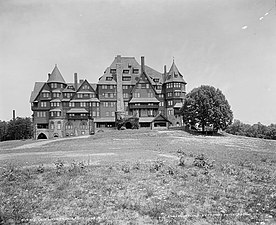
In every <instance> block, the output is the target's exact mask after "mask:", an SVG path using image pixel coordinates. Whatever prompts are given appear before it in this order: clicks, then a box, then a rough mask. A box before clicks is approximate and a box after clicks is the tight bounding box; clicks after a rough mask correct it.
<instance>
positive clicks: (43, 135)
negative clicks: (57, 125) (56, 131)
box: [37, 133, 47, 139]
mask: <svg viewBox="0 0 276 225" xmlns="http://www.w3.org/2000/svg"><path fill="white" fill-rule="evenodd" d="M37 139H47V136H46V135H45V134H44V133H40V134H39V135H38V136H37Z"/></svg>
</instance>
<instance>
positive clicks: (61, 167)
mask: <svg viewBox="0 0 276 225" xmlns="http://www.w3.org/2000/svg"><path fill="white" fill-rule="evenodd" d="M54 164H55V167H56V173H57V174H58V175H60V174H61V173H62V171H63V170H64V162H63V161H62V160H60V159H58V160H57V161H55V162H54Z"/></svg>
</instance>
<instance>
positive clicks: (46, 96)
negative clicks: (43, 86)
mask: <svg viewBox="0 0 276 225" xmlns="http://www.w3.org/2000/svg"><path fill="white" fill-rule="evenodd" d="M42 97H43V98H49V97H50V93H48V92H42Z"/></svg>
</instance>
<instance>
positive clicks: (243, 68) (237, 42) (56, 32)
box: [0, 0, 276, 124]
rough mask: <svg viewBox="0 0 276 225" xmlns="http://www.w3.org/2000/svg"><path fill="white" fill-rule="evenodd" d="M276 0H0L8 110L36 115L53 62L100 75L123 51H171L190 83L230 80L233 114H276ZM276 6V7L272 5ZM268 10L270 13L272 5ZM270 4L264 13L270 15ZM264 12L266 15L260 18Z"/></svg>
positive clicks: (160, 61)
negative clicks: (33, 104) (33, 101)
mask: <svg viewBox="0 0 276 225" xmlns="http://www.w3.org/2000/svg"><path fill="white" fill-rule="evenodd" d="M274 4H275V2H274V0H231V1H230V0H181V1H180V0H179V1H173V0H170V1H169V0H167V1H163V0H154V1H150V0H140V1H139V0H135V1H134V0H128V1H127V0H122V1H102V0H101V1H100V0H99V1H92V0H91V1H88V0H78V1H69V0H52V1H51V0H49V1H43V0H24V1H21V0H9V1H0V120H9V119H11V117H12V110H13V109H15V110H16V113H17V116H21V117H26V116H31V114H32V112H31V110H30V103H29V98H30V94H31V91H32V89H33V86H34V83H35V82H36V81H46V80H47V74H48V73H50V72H51V71H52V70H53V68H54V65H55V64H58V67H59V69H60V71H61V73H62V75H63V77H64V79H65V80H66V81H67V82H72V81H73V74H74V72H77V73H78V74H79V78H86V79H87V80H88V81H89V82H95V83H96V82H97V81H98V78H99V77H100V76H101V75H102V74H103V71H104V70H105V69H106V67H108V66H109V65H110V64H111V63H112V61H113V59H114V57H115V56H116V55H119V54H120V55H122V56H134V57H135V58H136V59H137V61H138V62H139V61H140V57H141V55H144V56H145V62H146V64H147V65H148V66H150V67H152V68H154V69H155V70H157V71H159V72H162V71H163V66H164V65H165V64H166V65H167V67H168V69H169V67H170V66H171V63H172V59H173V57H174V58H175V62H176V65H177V66H178V69H179V70H180V72H181V73H182V74H183V75H184V79H185V80H186V81H187V83H188V85H187V90H188V92H189V91H191V90H192V89H193V88H195V87H198V86H200V85H202V84H208V85H213V86H215V87H217V88H219V89H221V90H222V92H223V93H224V94H225V96H226V98H227V99H228V101H229V103H230V105H231V108H232V110H233V113H234V117H235V119H239V120H241V121H242V122H246V123H257V122H261V123H264V124H270V123H276V62H275V61H276V8H275V5H274ZM273 7H274V8H273ZM267 12H269V14H266V13H267ZM265 14H266V15H265ZM261 17H263V18H261Z"/></svg>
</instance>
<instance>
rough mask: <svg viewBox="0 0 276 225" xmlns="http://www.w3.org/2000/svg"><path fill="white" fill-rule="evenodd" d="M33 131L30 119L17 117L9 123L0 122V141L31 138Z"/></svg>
mask: <svg viewBox="0 0 276 225" xmlns="http://www.w3.org/2000/svg"><path fill="white" fill-rule="evenodd" d="M32 136H33V129H32V121H31V119H30V118H20V117H17V118H16V119H15V120H10V121H9V122H5V121H0V141H6V140H19V139H28V138H32Z"/></svg>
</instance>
